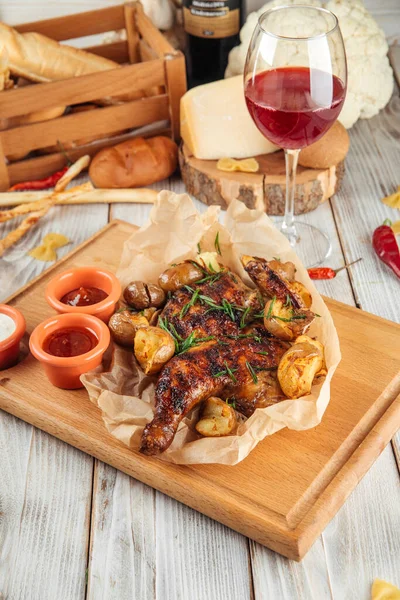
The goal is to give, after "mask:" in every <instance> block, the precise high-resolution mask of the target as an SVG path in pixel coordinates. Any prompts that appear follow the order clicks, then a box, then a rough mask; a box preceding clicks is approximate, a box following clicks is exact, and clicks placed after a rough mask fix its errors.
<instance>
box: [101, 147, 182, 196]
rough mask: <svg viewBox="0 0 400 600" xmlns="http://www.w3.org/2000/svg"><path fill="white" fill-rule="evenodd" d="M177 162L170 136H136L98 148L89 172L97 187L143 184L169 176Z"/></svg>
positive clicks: (175, 148) (121, 186) (175, 149)
mask: <svg viewBox="0 0 400 600" xmlns="http://www.w3.org/2000/svg"><path fill="white" fill-rule="evenodd" d="M177 165H178V146H177V145H176V144H175V142H173V141H172V140H170V139H169V138H167V137H163V136H157V137H153V138H149V139H144V138H135V139H133V140H128V141H127V142H122V144H117V145H116V146H114V147H112V148H104V149H103V150H100V152H99V153H98V154H96V156H95V157H94V158H93V160H92V162H91V164H90V167H89V175H90V178H91V180H92V183H93V184H94V185H95V186H96V187H99V188H131V187H142V186H146V185H150V184H152V183H155V182H156V181H161V179H165V178H166V177H169V176H170V175H172V173H173V172H174V171H175V169H176V167H177Z"/></svg>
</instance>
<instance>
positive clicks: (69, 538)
mask: <svg viewBox="0 0 400 600" xmlns="http://www.w3.org/2000/svg"><path fill="white" fill-rule="evenodd" d="M106 221H107V207H101V208H100V209H99V210H98V211H97V212H96V213H93V210H90V208H89V209H84V210H83V211H82V210H81V209H80V208H79V207H73V208H72V210H71V209H70V208H68V207H64V208H61V209H60V208H55V209H52V210H51V212H50V213H49V215H48V216H47V217H46V218H44V219H43V220H42V221H41V222H40V225H39V226H38V227H36V228H35V229H33V230H32V231H31V232H30V233H29V234H28V236H27V238H26V239H24V240H23V241H22V242H21V243H19V244H18V245H17V246H16V247H15V248H14V249H12V250H11V251H9V252H8V253H7V254H6V255H5V256H4V258H3V259H2V260H1V261H0V262H1V267H0V301H3V300H4V299H5V296H8V295H10V294H11V293H12V292H14V291H15V290H16V288H17V287H20V286H21V284H23V283H25V282H27V281H29V280H30V279H31V278H32V277H34V276H35V275H38V274H39V273H40V272H41V271H43V270H44V269H45V268H46V267H47V266H48V263H44V262H40V261H35V260H33V259H32V258H30V257H28V256H27V255H26V251H27V250H28V249H30V248H32V247H33V246H35V245H37V244H39V243H40V240H41V238H42V237H43V235H45V234H46V233H49V232H50V231H58V232H60V233H64V234H65V235H67V236H68V237H69V238H70V239H71V240H72V242H71V245H75V244H78V243H79V242H80V241H82V240H84V239H85V238H86V237H87V236H88V235H90V234H91V233H94V232H95V231H96V230H97V229H98V228H99V227H101V225H103V224H104V223H105V222H106ZM17 222H18V221H17ZM13 227H15V222H14V221H11V222H9V223H6V224H2V225H1V226H0V237H4V236H5V235H6V233H7V231H9V230H10V229H12V228H13ZM71 245H70V246H67V247H65V248H62V249H60V250H58V253H59V256H62V255H64V254H65V253H67V252H69V251H70V249H71ZM0 379H1V377H0ZM0 471H1V474H2V484H1V509H0V512H1V518H0V539H1V543H0V563H1V565H2V567H1V568H0V590H1V592H2V594H3V595H4V597H7V598H31V599H32V600H39V599H40V600H54V598H58V599H59V600H67V599H70V598H74V600H83V599H84V598H85V585H86V582H85V568H86V557H87V545H88V537H89V521H90V508H91V493H92V474H93V460H92V459H91V458H90V457H88V456H87V455H85V454H83V453H80V452H79V451H77V450H76V449H75V448H72V447H71V446H69V445H66V444H64V443H62V442H60V441H58V440H56V439H54V438H53V437H51V436H49V435H47V434H46V433H44V432H42V431H40V430H36V429H34V428H33V427H32V426H30V425H28V424H26V423H24V422H23V421H20V420H18V419H16V418H15V417H12V416H11V415H8V414H7V413H3V412H1V413H0Z"/></svg>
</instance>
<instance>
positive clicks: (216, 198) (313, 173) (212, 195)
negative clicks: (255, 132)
mask: <svg viewBox="0 0 400 600" xmlns="http://www.w3.org/2000/svg"><path fill="white" fill-rule="evenodd" d="M255 158H256V159H257V161H258V164H259V166H260V167H259V171H258V172H257V173H238V172H234V173H227V172H226V171H221V170H220V169H217V161H216V160H201V159H199V158H195V157H194V156H193V155H192V154H190V152H189V150H188V149H187V148H186V146H185V145H182V146H181V147H180V149H179V164H180V168H181V175H182V179H183V181H184V183H185V186H186V189H187V191H188V193H189V194H192V196H194V197H195V198H197V199H198V200H200V201H201V202H204V204H219V205H220V206H222V208H224V209H225V208H227V206H228V204H229V202H230V201H231V199H232V198H237V199H238V200H241V201H242V202H244V204H246V206H247V207H248V208H258V209H261V210H265V211H266V213H267V214H268V215H283V214H284V211H285V193H286V171H285V156H284V153H283V151H282V150H281V151H280V152H274V153H273V154H262V155H260V156H256V157H255ZM343 173H344V162H342V163H339V164H338V165H336V166H332V167H330V168H329V169H310V168H308V167H302V166H300V165H299V166H298V167H297V176H296V191H295V200H294V205H295V214H296V215H299V214H302V213H306V212H309V211H310V210H314V209H315V208H317V206H319V204H321V202H325V200H328V198H330V197H331V196H333V194H335V193H336V192H337V191H339V188H340V183H341V181H342V177H343Z"/></svg>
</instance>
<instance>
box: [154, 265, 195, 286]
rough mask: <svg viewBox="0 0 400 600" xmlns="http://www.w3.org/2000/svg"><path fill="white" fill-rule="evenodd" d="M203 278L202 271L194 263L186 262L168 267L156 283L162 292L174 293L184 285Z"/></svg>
mask: <svg viewBox="0 0 400 600" xmlns="http://www.w3.org/2000/svg"><path fill="white" fill-rule="evenodd" d="M202 277H203V271H202V269H201V267H200V265H199V266H197V265H196V264H195V263H193V262H191V261H189V260H187V261H185V262H182V263H179V264H178V265H175V266H174V267H170V268H169V269H167V270H166V271H164V273H161V275H160V277H159V278H158V283H159V285H160V287H161V288H162V289H163V290H164V292H175V291H176V290H177V289H179V288H180V287H183V286H184V285H190V284H192V283H194V282H195V281H198V280H199V279H201V278H202Z"/></svg>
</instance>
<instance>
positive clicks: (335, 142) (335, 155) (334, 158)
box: [299, 121, 350, 169]
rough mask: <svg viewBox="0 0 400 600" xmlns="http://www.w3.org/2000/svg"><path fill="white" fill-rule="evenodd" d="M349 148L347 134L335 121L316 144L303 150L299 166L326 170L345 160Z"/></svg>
mask: <svg viewBox="0 0 400 600" xmlns="http://www.w3.org/2000/svg"><path fill="white" fill-rule="evenodd" d="M349 146H350V138H349V134H348V133H347V131H346V129H345V128H344V127H343V125H342V124H341V123H339V121H336V122H335V123H334V124H333V125H332V127H331V128H330V129H329V130H328V131H327V132H326V133H325V135H323V136H322V138H321V139H320V140H318V142H315V143H314V144H311V146H308V147H307V148H303V150H302V151H301V152H300V156H299V164H300V165H301V166H302V167H309V168H311V169H328V168H329V167H332V166H334V165H337V164H339V163H340V162H342V161H343V160H344V159H345V157H346V154H347V152H348V151H349Z"/></svg>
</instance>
